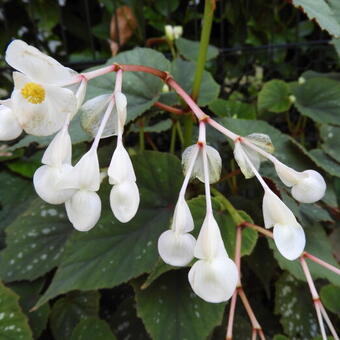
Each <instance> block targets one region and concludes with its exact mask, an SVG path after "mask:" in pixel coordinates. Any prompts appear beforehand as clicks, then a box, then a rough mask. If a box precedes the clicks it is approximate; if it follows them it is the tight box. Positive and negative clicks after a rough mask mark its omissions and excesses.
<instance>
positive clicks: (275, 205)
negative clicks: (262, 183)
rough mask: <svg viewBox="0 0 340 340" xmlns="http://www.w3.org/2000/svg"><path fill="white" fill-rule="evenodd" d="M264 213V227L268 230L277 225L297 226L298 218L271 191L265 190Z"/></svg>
mask: <svg viewBox="0 0 340 340" xmlns="http://www.w3.org/2000/svg"><path fill="white" fill-rule="evenodd" d="M262 212H263V219H264V225H265V227H266V228H267V229H269V228H272V227H273V226H274V225H275V224H287V225H292V224H296V223H297V221H296V218H295V216H294V214H293V213H292V211H291V210H290V209H289V208H288V207H287V206H286V205H285V204H284V203H283V202H282V201H281V200H280V198H279V197H278V196H277V195H275V194H274V193H273V192H272V191H271V190H269V189H265V192H264V196H263V201H262Z"/></svg>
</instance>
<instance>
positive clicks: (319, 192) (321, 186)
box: [275, 162, 326, 203]
mask: <svg viewBox="0 0 340 340" xmlns="http://www.w3.org/2000/svg"><path fill="white" fill-rule="evenodd" d="M275 170H276V173H277V175H278V176H279V178H280V179H281V181H282V182H283V183H284V184H285V185H286V186H288V187H292V196H293V197H294V198H295V199H296V200H297V201H299V202H301V203H314V202H316V201H319V200H320V199H321V198H322V197H323V196H324V195H325V192H326V182H325V180H324V179H323V177H322V176H321V175H320V174H319V173H318V172H317V171H314V170H305V171H302V172H297V171H295V170H294V169H292V168H289V167H288V166H286V165H284V164H282V163H279V162H278V163H276V164H275Z"/></svg>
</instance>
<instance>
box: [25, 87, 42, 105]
mask: <svg viewBox="0 0 340 340" xmlns="http://www.w3.org/2000/svg"><path fill="white" fill-rule="evenodd" d="M21 94H22V96H23V97H24V98H26V99H27V100H28V101H29V102H30V103H32V104H40V103H42V102H43V101H44V100H45V89H44V88H43V87H42V86H41V85H39V84H37V83H26V85H25V86H24V87H23V88H22V89H21Z"/></svg>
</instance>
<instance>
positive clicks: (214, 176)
mask: <svg viewBox="0 0 340 340" xmlns="http://www.w3.org/2000/svg"><path fill="white" fill-rule="evenodd" d="M204 147H205V148H206V151H207V160H208V172H209V181H210V183H215V182H217V181H218V180H219V179H220V176H221V169H222V159H221V156H220V154H219V153H218V151H217V150H216V149H214V148H213V147H211V146H209V145H205V146H204ZM197 148H199V153H198V156H197V159H196V162H195V165H194V168H193V170H192V173H191V178H198V179H199V180H200V181H201V182H203V183H204V166H203V152H202V147H200V146H198V145H197V144H194V145H191V146H189V147H188V148H186V149H185V150H184V152H183V154H182V165H183V171H184V174H186V173H187V171H188V169H189V166H190V164H191V163H192V158H193V157H195V155H196V149H197Z"/></svg>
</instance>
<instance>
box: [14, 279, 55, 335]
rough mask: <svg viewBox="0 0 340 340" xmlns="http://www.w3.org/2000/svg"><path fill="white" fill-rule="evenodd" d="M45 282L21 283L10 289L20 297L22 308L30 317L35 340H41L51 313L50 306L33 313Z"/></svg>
mask: <svg viewBox="0 0 340 340" xmlns="http://www.w3.org/2000/svg"><path fill="white" fill-rule="evenodd" d="M44 283H45V280H43V279H38V280H36V281H34V282H28V281H21V282H15V283H12V284H11V285H10V288H11V289H12V290H14V291H15V293H16V294H18V295H19V296H20V300H19V302H20V306H21V308H22V310H23V311H24V312H25V314H26V315H27V316H28V320H29V325H30V326H31V329H32V331H33V334H34V338H36V339H37V338H39V336H40V335H41V333H42V332H43V330H44V329H45V328H46V326H47V321H48V317H49V313H50V306H49V304H47V303H46V304H44V305H43V306H41V307H40V308H39V309H37V310H34V311H31V308H32V307H33V306H34V305H35V303H36V302H37V300H38V298H39V296H40V295H39V294H40V292H41V290H42V288H43V285H44Z"/></svg>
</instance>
